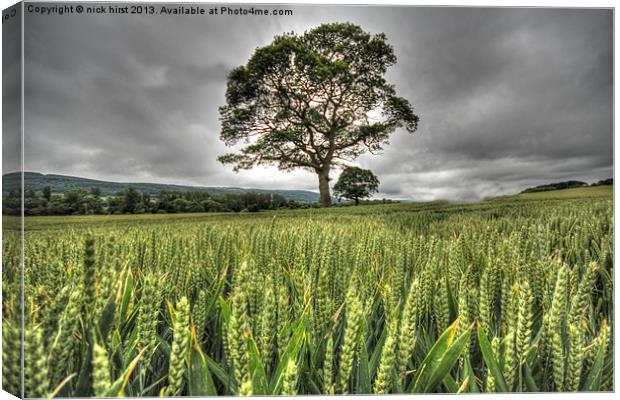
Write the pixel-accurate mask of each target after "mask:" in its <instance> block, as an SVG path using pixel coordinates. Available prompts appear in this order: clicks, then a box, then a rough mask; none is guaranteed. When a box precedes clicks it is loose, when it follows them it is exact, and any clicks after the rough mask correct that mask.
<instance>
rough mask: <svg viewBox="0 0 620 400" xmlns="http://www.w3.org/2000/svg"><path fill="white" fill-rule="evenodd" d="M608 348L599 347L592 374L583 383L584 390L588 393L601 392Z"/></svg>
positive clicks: (591, 370)
mask: <svg viewBox="0 0 620 400" xmlns="http://www.w3.org/2000/svg"><path fill="white" fill-rule="evenodd" d="M606 347H607V346H599V348H598V351H597V352H596V356H595V357H594V362H593V363H592V368H591V369H590V373H589V374H588V376H587V377H586V380H585V381H584V383H583V387H582V390H583V391H586V392H596V391H599V390H601V381H602V380H603V365H604V364H605V354H606V353H607V349H606Z"/></svg>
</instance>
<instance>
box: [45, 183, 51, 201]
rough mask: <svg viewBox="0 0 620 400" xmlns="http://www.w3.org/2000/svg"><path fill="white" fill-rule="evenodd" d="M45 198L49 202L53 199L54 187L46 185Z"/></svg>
mask: <svg viewBox="0 0 620 400" xmlns="http://www.w3.org/2000/svg"><path fill="white" fill-rule="evenodd" d="M43 198H44V199H45V201H46V202H47V203H49V201H50V200H51V199H52V188H51V187H50V186H45V187H44V188H43Z"/></svg>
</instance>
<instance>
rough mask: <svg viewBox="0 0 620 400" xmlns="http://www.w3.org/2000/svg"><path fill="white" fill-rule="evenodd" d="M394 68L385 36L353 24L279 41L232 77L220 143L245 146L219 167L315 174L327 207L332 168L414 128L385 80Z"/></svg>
mask: <svg viewBox="0 0 620 400" xmlns="http://www.w3.org/2000/svg"><path fill="white" fill-rule="evenodd" d="M395 63H396V55H395V54H394V50H393V48H392V47H391V46H390V45H389V43H388V42H387V38H386V36H385V34H383V33H379V34H376V35H371V34H370V33H367V32H364V31H363V30H362V29H361V28H360V27H359V26H357V25H353V24H350V23H333V24H324V25H320V26H318V27H317V28H314V29H312V30H310V31H307V32H305V33H304V34H303V35H296V34H295V33H288V34H284V35H281V36H276V37H275V39H274V40H273V42H272V43H271V44H269V45H267V46H265V47H261V48H258V49H256V51H255V52H254V54H253V55H252V56H251V58H250V59H249V61H248V62H247V64H246V65H243V66H240V67H237V68H235V69H233V70H232V71H231V72H230V73H229V75H228V83H227V90H226V105H224V106H222V107H220V115H221V123H222V129H221V134H220V138H221V140H223V141H224V143H226V145H229V146H232V145H235V144H237V143H238V142H240V141H241V142H243V143H244V144H245V147H243V148H241V150H240V151H239V152H237V153H229V154H225V155H222V156H220V157H219V158H218V160H219V161H220V162H222V163H225V164H233V166H234V170H235V171H238V170H240V169H250V168H252V167H254V166H256V165H275V166H277V167H278V168H279V169H281V170H285V171H288V170H292V169H295V168H303V169H306V170H308V171H312V172H314V173H316V174H317V175H318V178H319V191H320V195H321V204H322V205H323V206H329V205H330V203H331V196H330V193H329V179H330V178H329V174H330V171H331V169H332V168H334V167H338V166H342V165H344V164H343V162H346V161H351V160H354V159H355V158H357V157H358V156H360V155H361V154H363V153H365V152H370V153H376V152H378V151H380V150H381V149H382V148H383V146H384V145H385V144H387V143H389V141H388V139H389V137H390V134H391V133H393V132H394V130H396V129H397V128H404V129H405V130H407V131H408V132H414V131H415V130H416V129H417V126H418V116H417V115H416V114H415V113H414V111H413V108H412V106H411V105H410V104H409V101H407V100H406V99H404V98H402V97H399V96H397V95H396V91H395V89H394V86H393V85H392V84H390V83H388V82H387V81H386V79H385V77H384V75H385V73H386V72H387V69H388V67H390V66H392V65H393V64H395Z"/></svg>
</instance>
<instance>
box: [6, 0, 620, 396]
mask: <svg viewBox="0 0 620 400" xmlns="http://www.w3.org/2000/svg"><path fill="white" fill-rule="evenodd" d="M29 2H44V1H39V0H34V1H29ZM86 2H88V1H84V3H86ZM133 2H140V3H155V2H156V1H148V0H135V1H133ZM157 2H159V3H162V2H161V1H157ZM186 2H187V1H181V0H171V1H165V2H163V3H186ZM193 2H196V1H193ZM199 2H200V3H205V4H232V3H242V4H250V3H258V4H265V3H270V4H300V5H301V4H306V5H310V4H313V5H314V4H324V5H330V4H331V5H362V4H365V5H409V6H411V5H417V6H468V7H565V8H580V7H587V8H615V6H616V2H615V1H600V0H591V1H575V0H573V1H549V0H542V1H532V0H530V1H513V0H505V1H501V2H499V1H497V0H496V1H483V0H477V1H466V0H461V1H449V0H443V1H432V0H426V1H422V2H420V1H406V0H389V1H386V2H381V3H380V2H379V0H375V1H369V0H338V1H327V0H315V1H300V0H289V1H277V0H268V1H262V2H261V1H250V0H245V1H243V0H227V1H199ZM15 3H16V2H14V1H9V0H0V6H1V8H2V9H5V8H7V7H10V6H11V5H13V4H15ZM49 3H61V2H53V1H49ZM614 14H615V12H614ZM614 22H615V15H614ZM614 25H615V24H614ZM22 29H23V20H22ZM22 35H23V32H22ZM1 37H2V33H1V29H0V38H1ZM22 42H23V40H22ZM616 43H618V32H617V31H616V30H615V27H614V78H615V76H617V74H618V62H617V57H618V55H617V52H616V45H615V44H616ZM22 45H23V43H22ZM22 54H23V52H22ZM1 61H2V56H1V53H0V73H1V72H2V62H1ZM22 66H23V64H22ZM617 89H618V83H617V81H616V80H615V79H614V160H615V156H616V154H617V150H618V143H617V142H616V140H615V121H616V118H615V117H616V116H617V115H618V111H619V110H618V105H617V103H616V102H615V94H616V93H617ZM22 93H23V81H22ZM22 101H23V96H22ZM1 106H2V98H1V96H0V109H1ZM22 107H23V104H22ZM23 121H24V120H23V108H22V126H23ZM22 151H23V149H22ZM22 156H23V154H22ZM23 162H24V160H23V157H22V163H23ZM1 163H2V152H0V164H1ZM614 165H615V163H614ZM615 175H616V174H615V167H614V181H615V180H616V176H615ZM1 188H2V184H1V182H0V191H1ZM618 204H620V200H619V199H618V196H616V190H615V185H614V239H615V238H617V237H618V231H619V229H618V224H617V223H615V210H617V209H618ZM1 237H2V233H1V231H0V240H1ZM617 250H618V248H617V241H615V240H614V253H615V254H617ZM614 267H615V264H614ZM614 269H615V268H614ZM617 275H618V274H617V273H614V281H617V279H616V278H617ZM1 296H2V295H1V293H0V300H1ZM619 304H620V303H618V291H616V290H614V305H615V307H614V321H615V322H617V321H618V311H617V308H618V305H619ZM614 325H615V324H614ZM614 328H615V327H612V329H613V331H614V343H616V338H617V335H616V331H615V329H614ZM1 344H2V338H1V337H0V346H1ZM618 347H619V346H617V345H616V346H615V347H614V350H615V354H614V365H618ZM0 349H1V347H0ZM1 370H2V365H1V363H0V371H1ZM618 375H619V374H618V373H616V374H615V377H614V387H615V388H618ZM521 395H523V396H526V397H527V398H528V399H529V398H531V399H536V398H541V397H542V398H544V397H551V396H553V397H554V398H555V396H558V397H561V398H562V399H566V400H573V399H574V400H577V399H583V398H586V399H610V398H616V397H617V395H618V392H617V390H616V393H613V394H610V393H584V392H579V393H550V394H535V393H520V394H486V395H484V394H481V395H470V394H462V395H458V396H459V398H463V399H475V398H480V397H481V396H482V397H484V398H487V397H489V398H490V396H492V398H493V399H497V400H515V399H517V398H519V397H521ZM418 396H423V397H426V398H431V397H432V398H454V396H455V395H441V394H431V395H416V396H415V398H417V397H418ZM221 397H222V398H223V397H228V396H221ZM304 397H310V398H320V397H327V396H304ZM360 397H364V398H373V399H382V400H394V399H403V398H412V399H413V398H414V396H413V395H381V396H378V395H363V396H360ZM14 398H15V397H14V396H12V395H10V394H8V393H6V392H2V391H0V400H6V399H14ZM254 398H255V399H273V397H265V396H256V397H254ZM282 398H286V397H282ZM299 398H300V397H296V398H291V399H296V400H298V399H299Z"/></svg>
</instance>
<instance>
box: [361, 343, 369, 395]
mask: <svg viewBox="0 0 620 400" xmlns="http://www.w3.org/2000/svg"><path fill="white" fill-rule="evenodd" d="M361 342H362V343H361V344H360V356H359V357H360V362H359V367H358V368H359V381H358V393H372V387H371V386H370V379H371V378H370V371H369V368H368V367H369V365H368V350H366V343H364V341H363V340H361Z"/></svg>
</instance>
